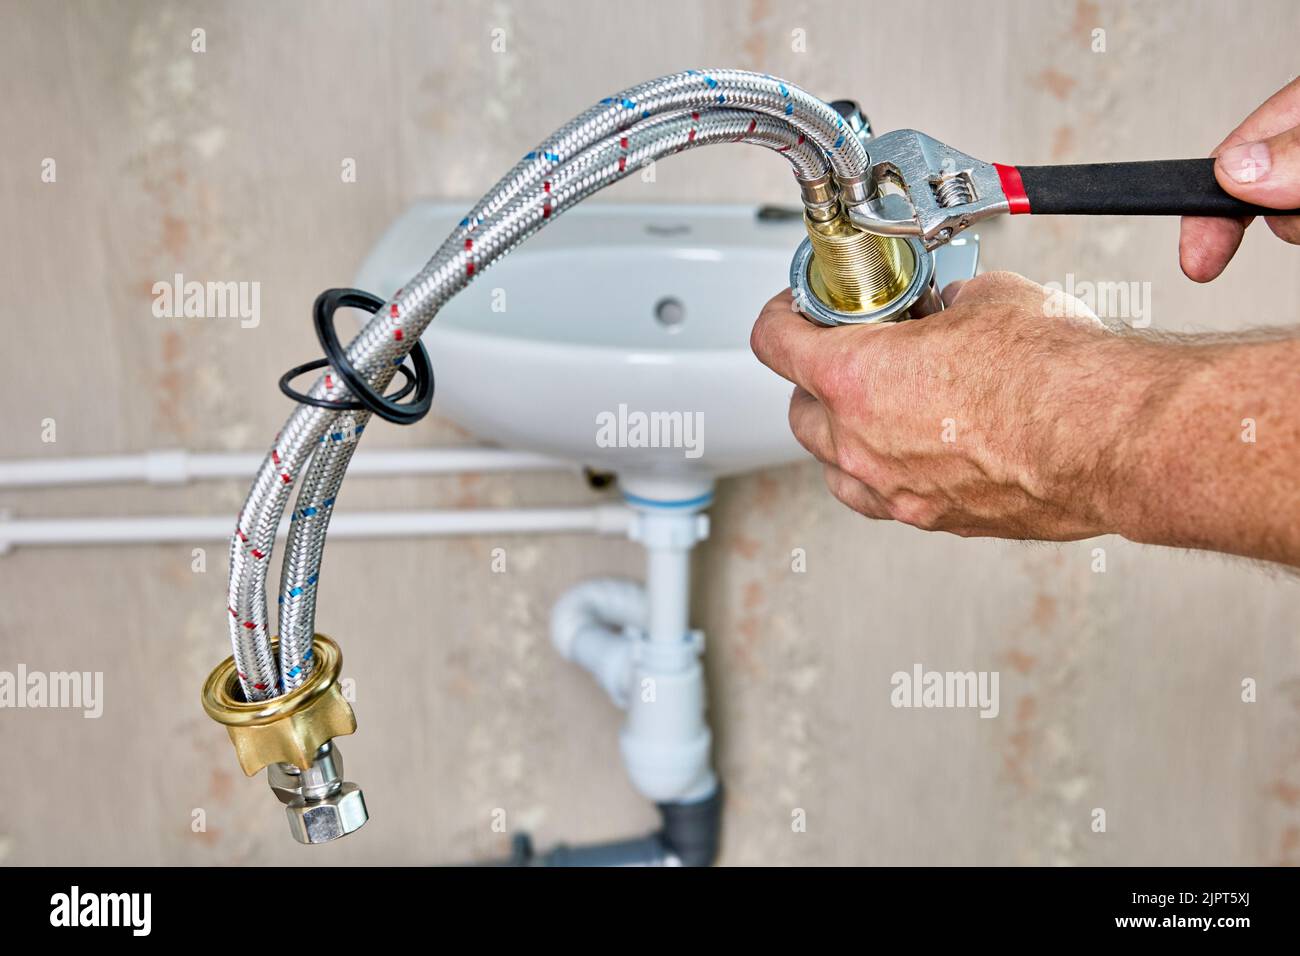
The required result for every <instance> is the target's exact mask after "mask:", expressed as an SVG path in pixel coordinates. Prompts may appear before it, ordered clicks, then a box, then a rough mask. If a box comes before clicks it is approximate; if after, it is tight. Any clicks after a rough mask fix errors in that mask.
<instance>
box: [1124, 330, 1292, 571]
mask: <svg viewBox="0 0 1300 956" xmlns="http://www.w3.org/2000/svg"><path fill="white" fill-rule="evenodd" d="M1126 344H1132V345H1133V346H1134V348H1135V349H1137V350H1139V351H1138V352H1136V353H1135V357H1136V358H1137V360H1138V365H1139V368H1140V369H1141V372H1140V374H1141V375H1142V377H1143V381H1144V387H1143V389H1142V391H1141V393H1140V399H1139V401H1137V402H1136V404H1135V406H1134V408H1133V410H1132V416H1131V419H1130V421H1129V432H1130V434H1128V435H1126V436H1124V437H1123V438H1122V439H1121V440H1120V441H1119V442H1118V443H1117V445H1116V448H1115V455H1116V458H1117V460H1116V461H1115V462H1114V464H1113V467H1112V468H1111V469H1110V473H1111V476H1112V481H1111V485H1112V487H1111V488H1110V489H1109V506H1110V510H1111V514H1112V515H1113V519H1114V524H1115V526H1116V530H1118V531H1119V532H1120V533H1121V534H1123V535H1124V536H1125V537H1127V538H1130V539H1131V540H1134V541H1140V542H1144V543H1148V544H1161V545H1169V546H1174V547H1190V548H1206V549H1210V550H1215V551H1225V552H1229V553H1232V554H1240V555H1244V556H1247V557H1252V558H1262V559H1265V560H1270V561H1279V562H1282V563H1285V564H1290V565H1293V566H1300V337H1291V338H1285V339H1279V340H1274V341H1235V342H1216V343H1213V344H1166V343H1150V342H1143V343H1131V342H1130V343H1126Z"/></svg>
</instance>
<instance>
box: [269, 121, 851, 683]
mask: <svg viewBox="0 0 1300 956" xmlns="http://www.w3.org/2000/svg"><path fill="white" fill-rule="evenodd" d="M734 142H747V143H753V144H756V145H761V146H765V147H767V148H768V149H772V150H775V151H777V152H779V153H781V154H782V155H784V156H786V158H787V159H788V160H789V161H790V163H791V166H792V167H793V169H794V172H795V175H796V176H797V177H798V178H800V179H815V178H817V177H819V176H822V175H824V173H825V171H826V170H825V160H824V159H823V158H822V156H821V154H820V152H819V151H817V150H816V149H814V148H812V147H811V146H810V145H809V144H808V143H807V142H806V141H805V140H803V139H802V137H800V136H799V135H798V134H797V133H795V132H794V130H793V129H792V128H790V127H789V126H788V125H787V124H785V123H783V122H781V121H778V120H773V119H770V118H768V117H763V116H756V115H753V114H749V113H745V112H741V111H737V110H705V111H703V112H701V113H694V114H687V115H685V116H672V117H669V118H667V119H661V120H658V121H656V122H653V123H648V124H645V125H643V126H640V127H636V128H633V129H632V130H629V131H628V132H627V133H626V134H623V135H616V136H614V137H612V138H609V139H607V140H606V141H605V142H603V143H600V144H598V145H597V146H595V147H593V148H592V149H590V150H588V151H587V152H586V153H584V154H582V156H580V157H577V158H575V159H574V160H573V161H571V162H569V163H567V164H565V165H564V166H563V167H561V168H559V169H557V170H556V171H555V172H554V173H553V174H552V178H551V179H550V180H548V181H547V182H548V183H549V187H545V186H544V187H543V188H542V189H539V190H536V191H534V192H532V193H531V194H529V195H527V196H526V197H516V199H515V200H513V201H512V202H511V203H510V204H509V206H508V207H507V210H508V212H506V213H503V214H506V215H508V214H509V213H512V212H515V211H517V210H519V209H522V208H524V207H527V206H530V205H532V206H539V205H544V204H546V203H548V202H549V204H550V206H549V207H550V210H551V212H550V215H549V217H548V218H545V219H543V220H542V222H540V223H538V224H537V225H536V226H535V227H534V229H533V230H530V231H529V232H528V233H525V234H521V235H519V236H518V237H517V238H518V241H523V239H525V238H526V237H527V235H530V234H531V232H532V231H535V229H536V228H540V227H541V225H542V224H544V223H545V222H548V221H553V220H554V219H555V218H556V217H557V216H558V215H560V214H561V213H562V212H564V211H565V210H566V209H568V208H570V207H572V206H573V205H575V204H576V203H578V202H580V201H581V200H582V199H584V198H586V197H587V196H588V195H590V194H591V193H593V192H595V191H597V190H599V189H603V188H604V187H605V186H607V185H609V184H610V183H613V182H616V181H617V180H619V179H622V178H624V177H625V176H628V175H631V174H632V173H633V172H635V171H636V170H637V169H640V168H642V166H643V165H644V164H645V163H646V162H648V161H652V160H658V159H660V158H662V157H664V156H668V155H673V154H675V153H677V152H681V151H683V150H687V149H694V148H696V147H700V146H711V145H715V144H720V143H734ZM584 173H594V177H592V178H590V179H588V180H586V181H585V184H584V185H583V187H582V189H581V191H580V192H579V193H576V194H575V193H571V192H570V191H569V189H568V187H569V185H570V184H571V183H572V182H574V181H575V180H577V179H579V177H581V176H582V175H583V174H584ZM499 218H500V217H498V219H499ZM480 228H485V227H480ZM503 254H504V253H503ZM497 258H500V257H499V256H498V257H497ZM494 261H495V260H494ZM491 264H492V263H490V262H485V263H483V264H482V267H481V269H480V271H483V270H486V269H487V268H488V267H489V266H490V265H491ZM354 421H355V422H356V423H357V424H355V426H354V424H353V422H354ZM364 421H365V419H364V418H361V417H358V418H356V419H355V420H354V418H353V417H352V416H351V415H340V418H339V420H337V421H336V422H335V423H334V424H332V425H331V426H330V428H329V429H328V430H327V432H326V434H325V435H323V436H322V438H321V445H322V447H321V449H320V450H319V451H318V452H317V453H316V455H314V456H313V458H312V461H311V464H310V466H309V467H308V469H307V472H306V475H305V477H304V479H303V483H302V490H301V491H300V492H299V495H298V499H297V501H296V503H295V507H294V510H293V513H292V514H291V516H290V532H289V541H288V545H287V548H286V551H285V558H284V564H283V568H282V571H281V575H280V597H279V602H278V603H279V612H280V613H279V625H280V626H279V632H280V649H279V650H280V672H281V675H282V679H283V682H284V688H285V690H286V691H287V690H292V689H293V688H295V687H297V686H299V685H300V684H301V683H302V681H304V680H305V679H306V678H307V677H308V676H310V674H311V669H312V668H311V661H312V658H311V640H312V636H313V635H314V633H315V591H316V587H317V586H318V582H319V578H320V564H321V560H322V556H323V549H324V535H325V528H326V527H327V525H328V522H329V519H330V515H331V513H332V509H333V505H334V501H335V498H336V497H337V495H338V491H339V488H340V486H341V485H342V482H343V478H344V475H345V473H346V470H347V466H348V463H349V461H350V460H351V456H352V452H353V450H354V449H355V448H356V436H357V435H359V433H360V429H361V428H362V427H363V426H364Z"/></svg>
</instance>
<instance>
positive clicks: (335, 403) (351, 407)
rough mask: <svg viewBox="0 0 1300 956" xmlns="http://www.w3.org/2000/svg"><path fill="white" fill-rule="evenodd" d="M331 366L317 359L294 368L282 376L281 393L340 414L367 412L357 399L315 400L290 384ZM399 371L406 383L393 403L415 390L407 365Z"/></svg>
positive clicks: (394, 397) (395, 396)
mask: <svg viewBox="0 0 1300 956" xmlns="http://www.w3.org/2000/svg"><path fill="white" fill-rule="evenodd" d="M329 364H330V360H329V359H316V361H314V362H304V363H303V364H302V365H295V366H294V367H293V368H291V369H289V371H287V372H285V373H284V374H283V375H281V376H280V391H281V392H283V393H284V394H285V395H287V396H288V397H289V398H292V399H293V400H294V401H295V402H301V403H302V404H303V405H314V406H315V407H317V408H330V409H333V410H334V411H339V412H362V411H365V410H366V406H364V405H362V404H361V403H360V402H358V401H356V400H355V399H354V400H350V401H342V400H339V399H333V398H313V397H312V396H310V395H308V394H307V393H305V392H300V391H298V390H297V389H295V388H294V387H293V386H292V385H290V384H289V383H290V382H292V381H293V380H294V379H295V378H297V377H298V376H299V375H305V374H307V373H308V372H314V371H316V369H318V368H326V367H328V365H329ZM397 371H399V372H400V373H401V374H402V377H403V378H404V379H405V380H406V381H404V382H403V383H402V387H401V388H399V389H398V390H397V391H395V392H393V394H391V395H389V396H388V398H389V399H391V400H392V401H397V400H398V399H399V398H405V397H406V396H407V395H409V394H411V390H412V389H413V388H415V375H414V373H413V372H412V371H411V370H410V369H409V368H407V367H406V366H405V365H399V366H398V367H397Z"/></svg>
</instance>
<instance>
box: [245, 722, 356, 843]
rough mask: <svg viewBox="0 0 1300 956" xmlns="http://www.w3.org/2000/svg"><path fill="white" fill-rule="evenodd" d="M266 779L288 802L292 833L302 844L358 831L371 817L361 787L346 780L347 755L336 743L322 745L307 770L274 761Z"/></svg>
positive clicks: (328, 839)
mask: <svg viewBox="0 0 1300 956" xmlns="http://www.w3.org/2000/svg"><path fill="white" fill-rule="evenodd" d="M266 782H267V783H268V784H270V787H271V792H272V793H274V794H275V796H276V799H278V800H279V801H280V802H281V803H283V804H284V813H285V816H286V817H288V819H289V832H290V833H291V834H293V838H294V839H295V840H297V841H298V842H299V843H307V844H316V843H329V842H330V841H332V840H337V839H338V838H339V837H345V836H347V835H348V834H349V833H355V832H356V831H357V830H360V829H361V828H362V827H363V826H365V824H366V821H367V820H369V819H370V814H369V813H368V812H367V811H366V798H365V796H364V795H363V794H362V793H361V788H360V787H358V786H357V785H356V784H355V783H348V782H347V781H345V780H344V779H343V754H342V753H341V752H340V751H339V748H338V746H337V745H336V744H334V743H333V742H326V743H324V744H322V745H321V747H320V749H319V750H317V751H316V757H315V759H314V760H312V763H311V766H310V767H309V768H307V769H306V770H300V769H299V768H297V767H295V766H294V765H293V764H290V763H273V764H271V765H270V766H269V767H267V768H266Z"/></svg>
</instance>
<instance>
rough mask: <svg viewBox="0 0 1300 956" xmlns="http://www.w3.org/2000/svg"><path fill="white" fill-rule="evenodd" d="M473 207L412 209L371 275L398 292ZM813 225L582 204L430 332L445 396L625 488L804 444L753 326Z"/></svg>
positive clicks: (469, 423) (748, 463)
mask: <svg viewBox="0 0 1300 956" xmlns="http://www.w3.org/2000/svg"><path fill="white" fill-rule="evenodd" d="M465 208H466V205H463V204H457V205H454V206H453V205H448V204H441V203H419V204H417V205H415V206H413V207H412V208H411V209H409V210H407V212H406V213H404V214H403V215H402V216H401V217H400V218H399V219H398V220H397V221H396V222H395V223H394V224H393V225H392V227H391V228H390V229H389V230H388V232H387V233H386V234H385V235H384V237H383V238H382V239H381V240H380V241H379V243H378V245H377V246H376V247H375V249H374V251H373V252H372V253H371V254H370V256H369V257H368V258H367V260H366V262H365V264H364V265H363V266H362V268H361V271H360V273H359V275H358V277H357V287H358V288H361V289H364V290H366V291H368V292H373V293H375V294H376V295H379V296H388V295H390V294H392V293H393V292H394V291H395V290H396V289H397V288H398V287H399V286H401V284H402V283H403V282H405V281H407V280H408V279H409V278H410V277H411V276H413V275H414V274H415V273H416V272H418V271H419V269H420V268H421V267H422V266H423V265H424V263H425V261H426V260H427V258H428V257H429V255H431V254H432V252H433V251H434V250H435V249H436V248H437V246H438V244H439V243H440V242H441V241H442V240H443V239H444V238H445V237H446V236H447V234H448V233H449V232H450V231H451V229H452V228H453V227H454V226H455V224H456V223H457V222H458V221H459V219H460V217H461V216H462V215H463V214H464V210H465ZM803 235H804V231H803V227H802V225H801V223H800V221H799V219H798V218H793V219H790V220H786V221H777V222H772V221H760V220H759V219H758V217H757V216H756V210H755V208H754V207H752V206H659V205H619V206H615V205H606V204H599V203H588V204H586V205H583V206H580V207H578V208H577V209H575V210H573V211H571V212H569V213H567V214H565V215H564V216H562V217H560V218H559V219H557V220H556V221H555V222H554V223H552V224H551V225H548V226H547V227H546V228H545V229H543V230H542V231H541V232H540V233H538V234H537V235H536V236H534V237H533V238H532V239H530V240H528V241H527V242H526V243H525V244H524V245H522V246H520V247H519V248H518V249H516V250H515V251H514V252H512V253H511V254H510V255H509V256H508V257H506V258H505V259H504V260H502V261H501V262H500V263H499V264H498V265H496V266H494V267H493V268H492V269H490V270H488V271H486V272H484V273H483V274H482V275H481V276H480V277H479V278H478V279H476V280H475V281H474V282H473V283H472V284H471V285H470V286H469V288H468V289H466V290H465V291H463V292H462V293H460V294H459V295H458V296H456V297H455V298H454V299H453V300H452V301H451V302H450V303H449V304H448V305H447V306H446V307H445V308H444V309H443V311H442V312H441V313H440V314H439V315H438V317H437V318H436V319H435V320H434V322H433V324H432V325H431V326H430V328H429V329H428V331H426V332H425V334H424V341H425V344H426V346H427V347H428V350H429V354H430V356H431V358H432V361H433V368H434V376H435V379H436V383H437V387H436V392H435V395H434V408H435V409H436V410H437V411H438V412H439V413H440V414H442V415H445V416H446V417H448V418H450V419H451V420H453V421H455V422H457V423H459V424H460V425H462V426H464V427H465V428H467V429H468V430H470V431H471V432H473V433H474V434H476V435H477V436H479V437H480V438H483V439H485V440H487V441H491V442H495V443H497V444H500V445H504V446H508V447H512V448H522V449H530V450H535V451H540V452H545V453H548V454H552V455H556V456H560V457H564V458H569V459H572V460H574V461H577V462H581V463H583V464H587V465H591V466H593V467H597V468H601V469H607V470H611V471H615V472H618V473H619V476H620V479H621V481H622V482H623V484H624V487H625V489H626V488H627V487H628V480H629V478H630V477H633V476H635V477H636V478H637V479H638V480H639V483H640V484H641V485H650V486H653V485H656V484H659V485H663V484H667V485H672V484H673V483H679V484H681V485H682V486H683V487H684V488H689V487H690V486H692V485H702V486H703V487H707V486H708V484H709V483H710V482H711V479H712V478H713V477H717V476H720V475H728V474H733V473H736V472H741V471H746V470H749V469H754V468H761V467H764V466H767V465H775V464H780V463H782V462H787V461H792V460H796V459H798V458H801V457H803V456H804V454H805V453H804V452H803V450H802V449H801V448H800V447H799V445H798V443H796V442H795V440H794V438H793V437H792V436H791V434H790V429H789V426H788V425H787V422H786V410H787V407H788V402H789V397H790V390H791V386H790V384H789V383H788V382H786V381H785V380H784V379H782V378H780V377H779V376H777V375H775V374H774V373H773V372H771V371H769V370H768V369H767V368H766V367H764V366H763V365H761V364H760V363H759V362H758V360H757V359H755V358H754V355H753V353H752V352H751V351H750V349H749V332H750V329H751V327H752V326H753V323H754V320H755V318H756V317H757V315H758V311H759V309H760V308H761V307H762V305H763V303H764V302H765V301H767V299H768V298H769V297H771V296H772V295H773V294H775V293H776V292H778V291H780V290H781V289H783V288H785V286H786V285H787V279H786V277H787V273H788V270H789V266H790V258H791V256H792V254H793V252H794V249H795V247H796V246H797V245H798V244H799V242H800V240H801V239H802V238H803ZM652 413H661V414H660V415H659V416H658V417H655V416H654V415H653V414H652ZM662 413H667V414H662ZM673 413H676V414H673ZM639 425H640V426H644V427H642V428H638V426H639ZM655 442H658V443H659V444H660V446H661V447H647V446H648V445H650V444H652V443H655ZM665 446H666V447H665Z"/></svg>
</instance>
